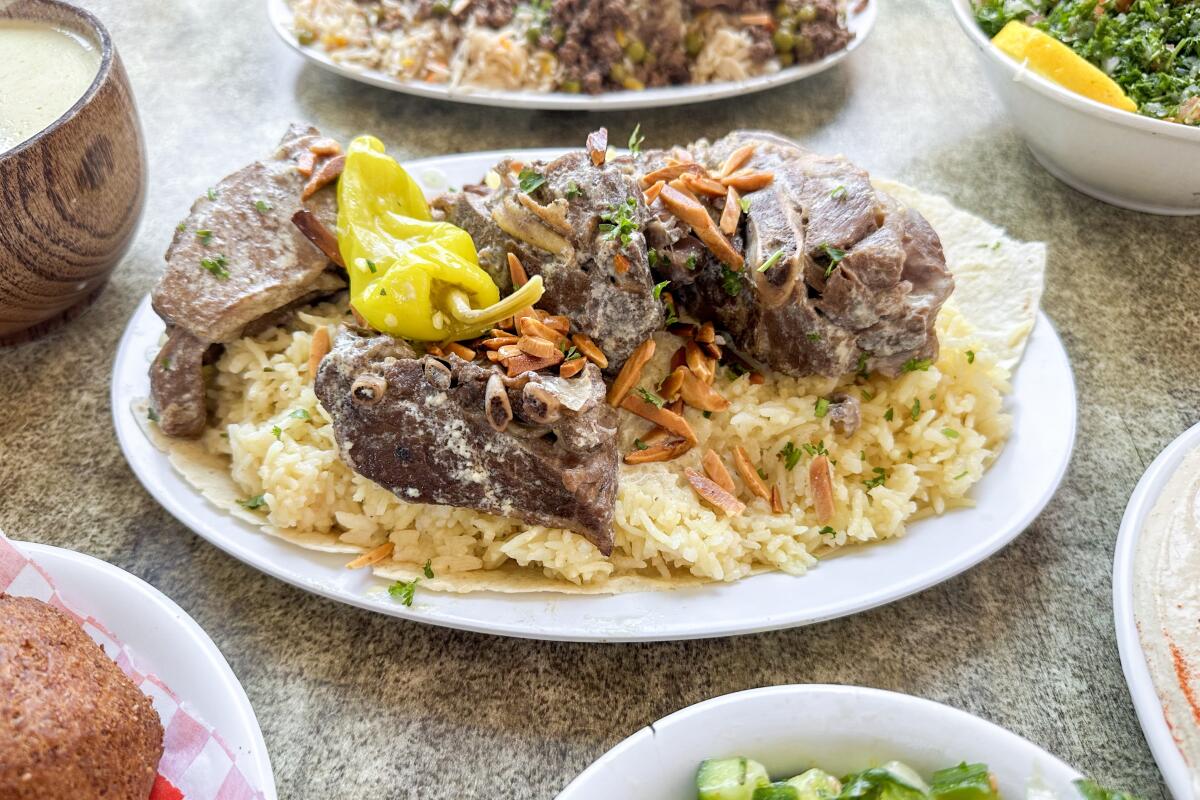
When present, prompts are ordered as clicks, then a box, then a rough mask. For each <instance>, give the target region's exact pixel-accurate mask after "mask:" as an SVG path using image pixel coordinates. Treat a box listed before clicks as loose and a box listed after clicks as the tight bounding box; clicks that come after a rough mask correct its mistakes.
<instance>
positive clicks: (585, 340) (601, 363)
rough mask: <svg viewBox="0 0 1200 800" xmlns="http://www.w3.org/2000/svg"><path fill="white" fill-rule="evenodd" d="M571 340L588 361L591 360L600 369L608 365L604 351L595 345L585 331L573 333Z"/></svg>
mask: <svg viewBox="0 0 1200 800" xmlns="http://www.w3.org/2000/svg"><path fill="white" fill-rule="evenodd" d="M571 341H572V342H574V343H575V346H576V347H578V348H579V352H581V353H583V354H584V355H585V356H587V358H588V361H591V362H592V363H593V364H595V365H596V366H597V367H599V368H600V369H605V368H607V367H608V356H606V355H604V352H603V351H602V350H601V349H600V348H599V347H597V346H596V343H595V342H593V341H592V339H591V337H590V336H588V335H587V334H586V333H577V334H575V335H574V336H572V337H571Z"/></svg>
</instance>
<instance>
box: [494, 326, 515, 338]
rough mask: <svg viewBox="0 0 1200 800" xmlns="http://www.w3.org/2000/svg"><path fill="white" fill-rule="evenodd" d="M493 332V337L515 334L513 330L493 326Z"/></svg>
mask: <svg viewBox="0 0 1200 800" xmlns="http://www.w3.org/2000/svg"><path fill="white" fill-rule="evenodd" d="M491 334H492V336H493V337H504V336H512V335H513V333H512V331H510V330H506V329H504V328H492V330H491Z"/></svg>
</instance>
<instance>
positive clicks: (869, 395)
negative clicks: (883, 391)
mask: <svg viewBox="0 0 1200 800" xmlns="http://www.w3.org/2000/svg"><path fill="white" fill-rule="evenodd" d="M862 396H863V400H874V399H875V393H874V392H872V391H871V390H870V389H863V390H862Z"/></svg>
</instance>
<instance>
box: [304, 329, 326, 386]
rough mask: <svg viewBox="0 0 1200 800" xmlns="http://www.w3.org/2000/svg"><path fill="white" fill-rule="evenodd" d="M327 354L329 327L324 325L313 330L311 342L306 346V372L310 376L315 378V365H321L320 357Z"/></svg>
mask: <svg viewBox="0 0 1200 800" xmlns="http://www.w3.org/2000/svg"><path fill="white" fill-rule="evenodd" d="M327 355H329V329H328V328H326V327H325V326H324V325H322V326H321V327H319V328H317V329H316V330H315V331H313V335H312V343H311V344H310V345H309V348H308V374H309V377H311V378H314V379H315V378H316V376H317V367H319V366H321V359H322V358H324V357H325V356H327Z"/></svg>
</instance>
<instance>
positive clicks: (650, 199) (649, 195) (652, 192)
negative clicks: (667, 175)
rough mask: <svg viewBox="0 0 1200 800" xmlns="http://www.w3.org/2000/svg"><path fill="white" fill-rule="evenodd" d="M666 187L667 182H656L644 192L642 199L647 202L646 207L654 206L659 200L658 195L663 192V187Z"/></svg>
mask: <svg viewBox="0 0 1200 800" xmlns="http://www.w3.org/2000/svg"><path fill="white" fill-rule="evenodd" d="M666 185H667V182H666V181H655V182H654V184H653V185H652V186H651V187H650V188H649V189H647V190H646V191H644V192H642V199H643V200H645V201H646V205H648V206H652V205H654V201H655V200H657V199H658V193H659V192H661V191H662V189H663V187H664V186H666Z"/></svg>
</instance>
